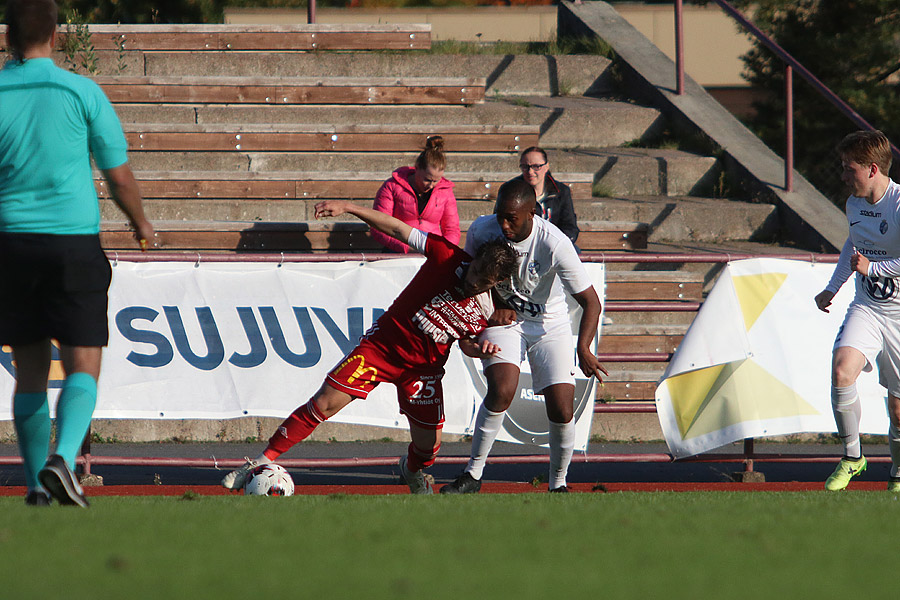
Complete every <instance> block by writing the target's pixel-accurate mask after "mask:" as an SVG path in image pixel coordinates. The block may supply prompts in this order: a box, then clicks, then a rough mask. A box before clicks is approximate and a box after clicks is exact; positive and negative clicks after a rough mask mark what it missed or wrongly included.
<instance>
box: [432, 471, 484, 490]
mask: <svg viewBox="0 0 900 600" xmlns="http://www.w3.org/2000/svg"><path fill="white" fill-rule="evenodd" d="M480 489H481V480H480V479H475V478H474V477H472V476H471V475H469V474H468V473H463V474H462V475H460V476H459V477H457V478H456V479H454V480H453V481H452V482H450V483H448V484H447V485H445V486H444V487H442V488H441V493H442V494H477V493H478V491H479V490H480Z"/></svg>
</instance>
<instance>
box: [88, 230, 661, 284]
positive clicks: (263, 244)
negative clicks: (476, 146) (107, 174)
mask: <svg viewBox="0 0 900 600" xmlns="http://www.w3.org/2000/svg"><path fill="white" fill-rule="evenodd" d="M155 225H156V229H157V231H158V232H159V234H160V237H161V240H162V244H163V247H164V248H165V247H168V248H173V249H174V248H179V249H208V250H256V251H311V250H330V251H340V252H354V251H362V250H371V249H375V248H380V246H378V245H377V244H375V243H374V242H372V241H371V238H369V234H368V228H367V227H366V226H365V225H364V224H362V223H358V222H355V221H354V222H346V221H330V222H322V221H311V222H298V223H271V222H254V223H245V222H230V221H221V222H206V221H203V222H196V223H192V222H161V223H156V224H155ZM461 225H462V226H463V227H464V228H465V227H466V226H467V225H468V224H467V223H462V224H461ZM103 233H104V234H105V235H106V237H105V238H104V239H105V240H107V242H108V243H109V244H118V245H110V246H106V247H109V248H123V247H129V244H130V243H131V239H132V238H131V237H130V236H131V232H130V231H129V230H128V229H127V228H124V227H121V226H117V225H115V224H107V225H104V227H103ZM592 234H593V236H594V237H592V238H591V239H590V240H587V242H586V243H587V245H588V246H589V247H591V248H594V247H601V248H604V249H608V248H607V246H609V245H612V244H614V243H615V242H611V243H609V244H606V242H605V241H604V239H611V240H616V239H618V237H620V235H621V234H620V233H619V232H616V231H612V232H609V233H608V235H607V236H606V238H604V237H603V232H592ZM464 241H465V233H464V234H463V240H462V241H461V242H460V243H461V244H463V243H464ZM579 245H581V239H580V238H579ZM620 288H621V289H620ZM635 289H640V287H639V286H636V285H635V283H634V282H620V283H617V284H613V283H608V284H607V299H610V300H621V299H632V298H633V295H634V293H635V292H634V290H635ZM655 289H656V290H657V293H663V292H672V290H673V289H675V288H674V287H673V285H671V284H670V285H668V286H666V285H657V286H655ZM658 299H670V297H669V296H659V297H658Z"/></svg>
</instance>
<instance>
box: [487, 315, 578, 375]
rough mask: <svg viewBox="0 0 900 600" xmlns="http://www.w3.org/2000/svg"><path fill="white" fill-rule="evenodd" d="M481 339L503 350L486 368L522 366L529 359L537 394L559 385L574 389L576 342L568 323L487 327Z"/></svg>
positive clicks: (560, 320)
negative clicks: (501, 364) (492, 366)
mask: <svg viewBox="0 0 900 600" xmlns="http://www.w3.org/2000/svg"><path fill="white" fill-rule="evenodd" d="M481 339H482V340H489V341H491V342H493V343H494V344H497V345H498V346H500V352H498V353H497V354H495V355H494V356H492V357H490V358H485V359H483V360H482V361H481V363H482V366H483V367H484V368H487V367H489V366H491V365H495V364H498V363H509V364H513V365H516V366H519V365H521V364H522V361H524V360H525V358H526V356H527V357H528V364H529V366H530V367H531V380H532V385H533V386H534V391H535V392H537V393H541V392H543V390H544V389H546V388H548V387H550V386H551V385H556V384H558V383H570V384H572V385H575V340H574V339H573V336H572V327H571V325H570V324H569V321H568V319H554V320H552V321H549V322H546V321H545V322H541V321H524V320H523V321H518V322H517V323H514V324H512V325H506V326H503V327H488V328H487V329H485V330H484V332H482V334H481Z"/></svg>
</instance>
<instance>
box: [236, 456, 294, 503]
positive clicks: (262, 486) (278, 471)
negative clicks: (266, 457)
mask: <svg viewBox="0 0 900 600" xmlns="http://www.w3.org/2000/svg"><path fill="white" fill-rule="evenodd" d="M244 495H245V496H293V495H294V480H293V479H291V474H290V473H288V472H287V471H286V470H285V469H284V467H282V466H279V465H276V464H275V463H268V464H265V465H260V466H258V467H256V468H255V469H253V470H252V471H251V472H250V477H248V478H247V483H245V484H244Z"/></svg>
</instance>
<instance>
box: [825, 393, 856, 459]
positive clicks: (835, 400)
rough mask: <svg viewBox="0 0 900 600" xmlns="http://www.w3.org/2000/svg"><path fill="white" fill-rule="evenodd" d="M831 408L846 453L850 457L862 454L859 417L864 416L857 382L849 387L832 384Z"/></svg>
mask: <svg viewBox="0 0 900 600" xmlns="http://www.w3.org/2000/svg"><path fill="white" fill-rule="evenodd" d="M831 409H832V412H834V421H835V423H836V424H837V430H838V435H840V436H841V441H842V442H843V443H844V454H845V455H846V456H847V457H848V458H859V457H860V456H862V448H861V447H860V444H859V419H860V417H861V416H862V405H861V404H860V402H859V394H857V393H856V384H855V383H854V384H852V385H848V386H847V387H835V386H833V385H832V386H831Z"/></svg>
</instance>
